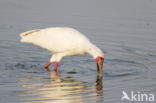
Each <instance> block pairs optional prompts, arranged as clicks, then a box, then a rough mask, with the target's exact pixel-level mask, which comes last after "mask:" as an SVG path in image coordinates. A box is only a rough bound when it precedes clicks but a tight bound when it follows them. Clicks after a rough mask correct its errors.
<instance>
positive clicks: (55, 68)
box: [54, 62, 59, 71]
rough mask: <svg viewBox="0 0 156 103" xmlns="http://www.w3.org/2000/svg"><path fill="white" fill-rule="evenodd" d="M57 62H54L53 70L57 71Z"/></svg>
mask: <svg viewBox="0 0 156 103" xmlns="http://www.w3.org/2000/svg"><path fill="white" fill-rule="evenodd" d="M58 64H59V62H56V64H55V67H54V70H55V71H57V67H58Z"/></svg>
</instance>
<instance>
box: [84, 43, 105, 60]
mask: <svg viewBox="0 0 156 103" xmlns="http://www.w3.org/2000/svg"><path fill="white" fill-rule="evenodd" d="M87 53H88V54H90V55H91V56H93V58H94V59H95V58H97V57H103V58H104V53H103V52H102V50H100V49H99V48H98V47H97V46H96V45H94V44H91V45H90V46H88V47H87Z"/></svg>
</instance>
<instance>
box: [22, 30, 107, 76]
mask: <svg viewBox="0 0 156 103" xmlns="http://www.w3.org/2000/svg"><path fill="white" fill-rule="evenodd" d="M20 37H21V42H26V43H32V44H34V45H37V46H40V47H42V48H45V49H47V50H49V51H51V53H52V54H53V56H52V57H51V58H50V60H49V62H48V64H46V65H45V66H44V67H45V68H48V67H49V66H50V65H51V64H52V62H56V64H55V66H54V70H56V71H57V67H58V64H59V63H60V61H61V59H62V58H63V57H65V56H74V55H83V54H90V55H91V56H92V57H93V58H94V59H95V61H96V64H97V72H98V75H100V76H103V61H104V53H103V52H102V51H101V50H100V49H99V48H98V47H97V46H96V45H94V44H93V43H91V42H90V41H89V39H88V38H87V37H86V36H84V35H83V34H82V33H80V32H79V31H77V30H75V29H73V28H68V27H53V28H46V29H38V30H31V31H27V32H24V33H21V34H20Z"/></svg>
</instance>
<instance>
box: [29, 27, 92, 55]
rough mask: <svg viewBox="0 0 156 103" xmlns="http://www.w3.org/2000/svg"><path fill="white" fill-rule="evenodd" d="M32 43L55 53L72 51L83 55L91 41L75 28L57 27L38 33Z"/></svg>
mask: <svg viewBox="0 0 156 103" xmlns="http://www.w3.org/2000/svg"><path fill="white" fill-rule="evenodd" d="M32 43H33V44H35V45H38V46H40V47H43V48H45V49H48V50H50V51H51V52H53V53H59V52H65V51H70V50H75V51H76V52H80V53H82V52H84V51H85V50H84V49H85V47H86V45H89V44H90V41H89V40H88V39H87V38H86V37H85V36H84V35H83V34H81V33H80V32H78V31H77V30H75V29H73V28H65V27H55V28H46V29H41V30H40V32H37V33H36V35H35V39H34V40H33V41H32ZM82 54H83V53H82Z"/></svg>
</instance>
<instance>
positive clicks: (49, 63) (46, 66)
mask: <svg viewBox="0 0 156 103" xmlns="http://www.w3.org/2000/svg"><path fill="white" fill-rule="evenodd" d="M51 64H52V62H48V64H46V65H45V66H44V68H48V67H49V66H50V65H51Z"/></svg>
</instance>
